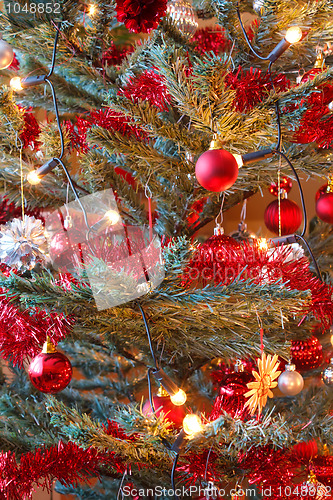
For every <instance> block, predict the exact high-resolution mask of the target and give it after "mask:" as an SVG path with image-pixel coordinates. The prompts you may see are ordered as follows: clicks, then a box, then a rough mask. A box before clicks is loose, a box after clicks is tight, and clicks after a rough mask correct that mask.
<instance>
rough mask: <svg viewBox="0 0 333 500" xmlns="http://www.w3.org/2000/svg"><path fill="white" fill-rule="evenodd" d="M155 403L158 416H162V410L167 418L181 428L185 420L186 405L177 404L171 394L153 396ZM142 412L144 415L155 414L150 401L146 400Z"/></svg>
mask: <svg viewBox="0 0 333 500" xmlns="http://www.w3.org/2000/svg"><path fill="white" fill-rule="evenodd" d="M153 403H154V408H155V414H156V416H157V417H159V416H160V414H161V412H163V413H164V415H165V418H166V419H167V420H169V422H171V423H172V424H173V425H174V426H175V427H177V428H179V427H181V426H182V425H183V420H184V417H185V415H186V412H185V408H184V406H175V405H174V404H173V403H172V402H171V399H170V397H169V396H158V395H156V396H153ZM142 413H143V414H144V415H147V416H150V415H152V414H153V410H152V409H151V406H150V401H149V400H148V401H146V402H145V404H144V405H143V408H142Z"/></svg>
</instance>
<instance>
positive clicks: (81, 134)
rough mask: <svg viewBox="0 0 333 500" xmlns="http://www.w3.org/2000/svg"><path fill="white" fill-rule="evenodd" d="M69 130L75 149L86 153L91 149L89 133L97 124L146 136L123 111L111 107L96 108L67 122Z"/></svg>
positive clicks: (127, 134) (138, 135)
mask: <svg viewBox="0 0 333 500" xmlns="http://www.w3.org/2000/svg"><path fill="white" fill-rule="evenodd" d="M65 125H66V128H67V130H68V132H69V136H70V139H71V144H72V147H73V149H76V150H78V151H81V152H83V153H86V152H87V151H88V150H89V145H88V143H87V133H88V131H89V130H90V129H91V128H92V127H93V126H94V125H95V126H96V125H97V126H99V127H103V128H105V129H107V130H110V129H111V130H115V131H117V132H120V133H121V134H122V135H124V136H132V137H135V138H136V139H137V140H142V139H144V138H145V133H144V132H143V131H142V130H140V129H138V128H137V127H135V126H133V125H130V124H129V122H128V120H127V118H126V117H125V116H124V115H123V114H122V113H117V112H116V111H113V110H112V109H110V108H107V109H99V110H97V109H96V110H94V111H92V112H91V113H87V114H86V115H84V116H83V117H79V118H78V119H77V121H76V122H75V124H74V123H72V122H70V121H67V122H66V123H65Z"/></svg>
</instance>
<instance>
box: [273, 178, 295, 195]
mask: <svg viewBox="0 0 333 500" xmlns="http://www.w3.org/2000/svg"><path fill="white" fill-rule="evenodd" d="M292 187H293V183H292V180H291V179H289V177H282V179H281V180H280V190H281V189H283V191H284V192H285V193H289V191H290V190H291V188H292ZM269 192H270V193H271V194H272V195H273V196H278V195H279V188H278V185H277V182H272V183H271V185H270V186H269Z"/></svg>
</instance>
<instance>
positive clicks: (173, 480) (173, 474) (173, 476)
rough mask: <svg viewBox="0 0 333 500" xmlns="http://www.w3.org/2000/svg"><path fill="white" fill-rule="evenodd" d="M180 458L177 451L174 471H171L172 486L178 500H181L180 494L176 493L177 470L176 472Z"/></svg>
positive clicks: (174, 495)
mask: <svg viewBox="0 0 333 500" xmlns="http://www.w3.org/2000/svg"><path fill="white" fill-rule="evenodd" d="M178 458H179V454H178V453H176V456H175V459H174V461H173V466H172V471H171V488H172V489H173V498H176V500H179V496H178V495H176V485H175V472H176V467H177V462H178Z"/></svg>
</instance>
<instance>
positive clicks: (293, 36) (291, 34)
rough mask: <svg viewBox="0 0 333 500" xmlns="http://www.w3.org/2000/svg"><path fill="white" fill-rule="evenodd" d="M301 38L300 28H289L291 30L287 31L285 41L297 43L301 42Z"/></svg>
mask: <svg viewBox="0 0 333 500" xmlns="http://www.w3.org/2000/svg"><path fill="white" fill-rule="evenodd" d="M302 36H303V32H302V30H301V28H299V27H298V26H291V28H288V29H287V32H286V34H285V39H286V40H287V42H288V43H297V42H299V41H300V40H301V38H302Z"/></svg>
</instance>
